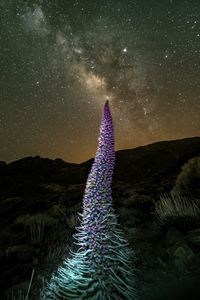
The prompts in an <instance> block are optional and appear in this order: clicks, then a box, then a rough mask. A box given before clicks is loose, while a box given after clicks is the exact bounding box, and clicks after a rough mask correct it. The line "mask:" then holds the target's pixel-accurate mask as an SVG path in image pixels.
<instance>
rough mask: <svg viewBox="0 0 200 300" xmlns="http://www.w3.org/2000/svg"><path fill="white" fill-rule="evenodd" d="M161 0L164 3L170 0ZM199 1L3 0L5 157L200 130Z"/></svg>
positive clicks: (63, 152)
mask: <svg viewBox="0 0 200 300" xmlns="http://www.w3.org/2000/svg"><path fill="white" fill-rule="evenodd" d="M161 2H162V3H161ZM199 60H200V2H199V1H198V0H196V1H195V0H192V1H184V0H183V1H175V0H174V1H173V0H169V1H167V0H166V1H158V0H137V1H129V0H124V1H117V0H112V1H104V0H102V1H94V0H93V1H92V0H88V1H64V0H62V1H61V0H57V1H53V0H52V1H50V0H46V1H42V0H40V1H22V0H15V1H14V0H13V1H9V0H1V1H0V90H1V94H0V160H5V161H12V160H15V159H19V158H21V157H24V156H28V155H41V156H44V157H50V158H56V157H61V158H63V159H65V160H66V161H73V162H81V161H84V160H86V159H89V158H91V157H93V156H94V155H95V149H96V140H97V135H98V125H99V121H100V118H101V110H102V107H103V104H104V103H105V101H106V100H107V99H109V100H110V103H111V109H112V112H113V119H114V125H115V139H116V149H117V150H118V149H125V148H132V147H135V146H139V145H144V144H148V143H151V142H155V141H160V140H169V139H177V138H183V137H188V136H196V135H199V132H200V118H199V111H200V79H199V78H200V65H199Z"/></svg>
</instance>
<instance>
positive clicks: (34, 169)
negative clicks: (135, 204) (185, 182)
mask: <svg viewBox="0 0 200 300" xmlns="http://www.w3.org/2000/svg"><path fill="white" fill-rule="evenodd" d="M198 155H200V137H194V138H186V139H180V140H174V141H166V142H158V143H154V144H150V145H147V146H142V147H137V148H134V149H129V150H120V151H117V152H116V168H115V173H114V185H115V183H116V182H118V181H124V182H125V183H126V184H131V185H135V184H145V186H146V185H150V184H153V183H155V184H161V185H162V183H163V182H165V181H166V180H168V181H169V183H172V181H173V179H174V178H175V177H176V176H177V174H178V173H179V171H180V169H181V166H182V165H183V163H185V162H186V161H188V159H190V158H192V157H195V156H198ZM92 162H93V159H90V160H89V161H86V162H84V163H81V164H74V163H67V162H65V161H63V160H62V159H55V160H51V159H48V158H41V157H39V156H36V157H26V158H23V159H20V160H17V161H14V162H11V163H8V164H6V163H4V162H0V190H1V193H0V200H1V199H4V198H7V197H16V196H17V197H19V196H22V197H24V196H33V195H37V194H40V193H44V192H45V191H44V189H43V188H42V187H41V185H42V184H47V183H54V184H59V185H64V186H68V185H71V184H72V185H73V184H84V183H85V182H86V180H87V176H88V173H89V170H90V167H91V164H92Z"/></svg>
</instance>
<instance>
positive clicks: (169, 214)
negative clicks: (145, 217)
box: [156, 192, 200, 225]
mask: <svg viewBox="0 0 200 300" xmlns="http://www.w3.org/2000/svg"><path fill="white" fill-rule="evenodd" d="M198 202H199V201H198V200H197V199H193V198H192V197H191V198H189V196H186V195H182V194H180V193H178V192H171V193H169V194H163V195H161V197H160V201H159V202H158V203H157V204H156V214H157V216H158V218H159V220H160V221H161V222H162V223H180V224H182V225H183V224H185V223H187V224H188V223H190V224H192V223H195V224H196V223H199V221H200V206H199V204H198Z"/></svg>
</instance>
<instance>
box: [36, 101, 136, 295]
mask: <svg viewBox="0 0 200 300" xmlns="http://www.w3.org/2000/svg"><path fill="white" fill-rule="evenodd" d="M98 142H99V144H98V149H97V153H96V156H95V160H94V163H93V165H92V168H91V171H90V174H89V176H88V179H87V184H86V188H85V193H84V199H83V212H82V214H81V224H80V227H79V228H77V233H76V234H75V235H74V238H75V239H76V243H77V244H78V246H79V250H78V251H77V252H76V253H71V254H72V257H71V258H69V259H66V260H65V261H64V263H63V266H61V267H59V268H58V270H57V272H56V273H54V274H53V276H52V278H51V281H50V283H49V284H48V285H47V287H46V288H45V289H44V292H43V295H42V299H48V300H49V299H77V300H78V299H91V300H92V299H93V300H97V299H99V300H107V299H108V300H109V299H115V300H119V299H121V300H122V299H131V300H132V299H135V292H134V287H133V286H134V274H133V264H132V252H131V251H130V250H129V247H128V243H127V241H126V240H125V239H124V237H123V232H122V231H121V230H120V229H119V228H118V225H117V217H116V215H115V213H114V209H113V206H112V196H111V193H112V189H111V185H112V175H113V170H114V164H115V151H114V132H113V124H112V116H111V113H110V109H109V104H108V102H106V104H105V106H104V112H103V116H102V121H101V127H100V136H99V139H98Z"/></svg>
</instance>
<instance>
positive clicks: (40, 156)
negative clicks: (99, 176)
mask: <svg viewBox="0 0 200 300" xmlns="http://www.w3.org/2000/svg"><path fill="white" fill-rule="evenodd" d="M190 139H200V136H189V137H184V138H177V139H173V140H163V141H156V142H153V143H150V144H145V145H139V146H136V147H132V148H125V149H117V150H115V152H121V151H126V150H135V149H138V148H143V147H148V146H151V145H156V144H160V143H167V142H176V141H183V140H190ZM95 154H96V152H95V153H94V156H92V157H89V158H88V159H86V160H83V161H80V162H74V161H67V160H65V159H63V158H62V157H54V158H53V157H48V156H43V155H40V154H35V155H25V156H23V157H20V158H17V159H15V160H12V161H3V160H0V162H2V163H6V164H10V163H13V162H16V161H19V160H23V159H26V158H36V157H39V158H42V159H49V160H62V161H64V162H65V163H69V164H77V165H80V164H83V163H86V162H88V161H89V160H91V159H94V157H95Z"/></svg>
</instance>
